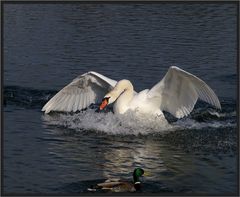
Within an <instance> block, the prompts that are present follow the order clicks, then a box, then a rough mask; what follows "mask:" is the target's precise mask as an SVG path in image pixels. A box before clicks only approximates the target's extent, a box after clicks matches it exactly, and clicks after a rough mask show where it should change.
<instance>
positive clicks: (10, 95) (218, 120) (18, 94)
mask: <svg viewBox="0 0 240 197" xmlns="http://www.w3.org/2000/svg"><path fill="white" fill-rule="evenodd" d="M56 93H57V91H56V90H39V89H32V88H25V87H19V86H5V87H4V105H5V106H8V105H14V106H21V107H23V108H33V109H37V110H39V111H40V110H41V108H42V106H43V105H44V104H45V103H46V102H47V101H48V100H49V99H50V98H51V97H52V96H54V95H55V94H56ZM220 102H221V105H222V110H221V111H219V110H215V109H214V108H212V107H211V106H210V105H208V104H206V103H204V102H201V101H199V102H197V104H196V106H195V108H194V110H193V111H192V113H191V114H190V115H189V116H188V117H186V118H183V119H179V120H178V119H176V118H174V117H173V116H172V115H171V114H169V113H167V112H164V115H165V117H166V119H167V120H168V122H169V123H170V124H168V123H166V122H165V121H160V120H156V117H148V118H146V117H137V118H136V117H135V116H134V114H131V113H129V114H127V115H126V114H124V116H123V115H116V114H114V115H113V113H112V112H111V109H110V110H109V111H108V113H96V112H95V109H96V105H92V106H91V107H90V108H89V109H88V110H86V111H82V112H79V113H51V114H50V115H43V116H42V118H43V120H44V121H45V123H46V124H47V125H58V126H60V127H66V128H69V129H73V130H77V131H79V130H81V131H83V130H91V131H96V132H105V133H108V134H133V135H138V134H149V133H159V134H163V133H166V132H170V131H176V130H182V129H185V130H186V129H203V128H226V127H230V128H233V127H236V122H237V120H236V101H235V100H233V99H226V98H221V99H220Z"/></svg>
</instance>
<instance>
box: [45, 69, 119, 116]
mask: <svg viewBox="0 0 240 197" xmlns="http://www.w3.org/2000/svg"><path fill="white" fill-rule="evenodd" d="M116 83H117V81H115V80H112V79H110V78H108V77H106V76H104V75H101V74H99V73H97V72H93V71H90V72H88V73H85V74H83V75H80V76H78V77H77V78H75V79H74V80H73V81H72V82H71V83H69V84H68V85H67V86H65V87H64V88H63V89H62V90H60V91H59V92H58V93H57V94H56V95H55V96H53V97H52V98H51V99H50V100H49V101H48V102H47V103H46V104H45V105H44V106H43V108H42V111H45V113H49V112H50V111H65V112H70V111H73V112H76V111H77V110H82V109H84V108H87V107H88V106H89V105H90V104H92V103H97V102H98V101H100V100H101V99H102V98H103V96H104V95H105V94H107V93H108V92H109V91H110V90H111V89H112V88H113V87H114V86H115V85H116Z"/></svg>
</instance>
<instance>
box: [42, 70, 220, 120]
mask: <svg viewBox="0 0 240 197" xmlns="http://www.w3.org/2000/svg"><path fill="white" fill-rule="evenodd" d="M198 99H201V100H203V101H205V102H207V103H209V104H211V105H213V106H215V107H216V108H217V109H221V104H220V102H219V99H218V97H217V96H216V94H215V93H214V91H213V90H212V89H211V88H210V87H209V86H208V85H207V84H206V83H205V82H204V81H203V80H201V79H199V78H198V77H196V76H195V75H193V74H191V73H189V72H187V71H184V70H182V69H180V68H178V67H176V66H171V67H170V68H169V69H168V71H167V73H166V74H165V76H164V77H163V79H162V80H161V81H160V82H158V83H157V84H156V85H154V86H153V87H152V88H151V89H145V90H142V91H141V92H139V93H137V92H136V91H134V87H133V85H132V83H131V82H130V81H129V80H127V79H122V80H120V81H118V82H117V81H115V80H113V79H110V78H108V77H106V76H104V75H101V74H99V73H97V72H94V71H90V72H87V73H85V74H82V75H80V76H78V77H77V78H75V79H74V80H73V81H72V82H71V83H70V84H68V85H67V86H65V87H64V88H63V89H62V90H60V91H59V92H58V93H57V94H56V95H55V96H53V97H52V98H51V99H50V100H49V101H48V102H47V103H46V104H45V105H44V106H43V108H42V111H44V112H45V113H49V112H51V111H63V112H76V111H78V110H82V109H85V108H87V107H88V106H90V105H91V104H94V103H100V102H101V104H100V106H99V110H103V109H104V108H106V106H107V105H109V104H111V103H114V104H113V112H114V113H116V114H124V113H126V112H127V111H129V110H131V111H134V112H136V113H140V114H144V115H145V114H150V115H154V116H160V117H163V118H165V117H164V114H163V111H167V112H169V113H171V114H172V115H173V116H175V117H176V118H183V117H185V116H187V115H189V114H190V113H191V111H192V110H193V108H194V106H195V104H196V102H197V100H198Z"/></svg>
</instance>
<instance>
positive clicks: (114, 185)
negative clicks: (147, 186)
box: [88, 168, 144, 192]
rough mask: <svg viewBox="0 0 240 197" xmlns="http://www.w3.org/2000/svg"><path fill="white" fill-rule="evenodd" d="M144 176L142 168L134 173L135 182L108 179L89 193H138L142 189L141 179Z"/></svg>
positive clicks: (92, 188) (90, 189)
mask: <svg viewBox="0 0 240 197" xmlns="http://www.w3.org/2000/svg"><path fill="white" fill-rule="evenodd" d="M143 175H144V170H143V169H141V168H136V169H134V171H133V182H129V181H124V180H121V179H117V178H115V179H107V180H106V181H105V182H103V183H98V184H97V185H95V186H92V187H91V188H88V191H97V190H102V191H111V192H136V191H139V190H140V189H141V182H140V177H141V176H143Z"/></svg>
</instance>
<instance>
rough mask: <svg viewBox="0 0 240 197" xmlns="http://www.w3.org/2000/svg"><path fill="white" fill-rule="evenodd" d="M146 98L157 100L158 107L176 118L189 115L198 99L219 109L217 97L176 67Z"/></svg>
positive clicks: (201, 82)
mask: <svg viewBox="0 0 240 197" xmlns="http://www.w3.org/2000/svg"><path fill="white" fill-rule="evenodd" d="M148 98H149V99H151V98H155V99H156V98H158V105H159V106H158V107H159V108H160V109H161V110H165V111H168V112H170V113H171V114H172V115H174V116H175V117H177V118H182V117H184V116H187V115H188V114H189V113H191V111H192V110H193V108H194V106H195V104H196V102H197V100H198V98H199V99H201V100H203V101H205V102H207V103H209V104H211V105H213V106H215V107H216V108H218V109H221V105H220V102H219V100H218V97H217V95H216V94H215V93H214V91H213V90H212V89H211V88H210V87H209V86H208V85H207V84H206V83H205V82H204V81H202V80H201V79H199V78H198V77H196V76H194V75H192V74H191V73H188V72H186V71H184V70H182V69H180V68H178V67H176V66H172V67H170V68H169V70H168V72H167V73H166V75H165V76H164V78H163V79H162V80H161V81H160V82H159V83H157V84H156V85H155V86H153V88H152V89H151V90H150V91H149V93H148Z"/></svg>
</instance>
